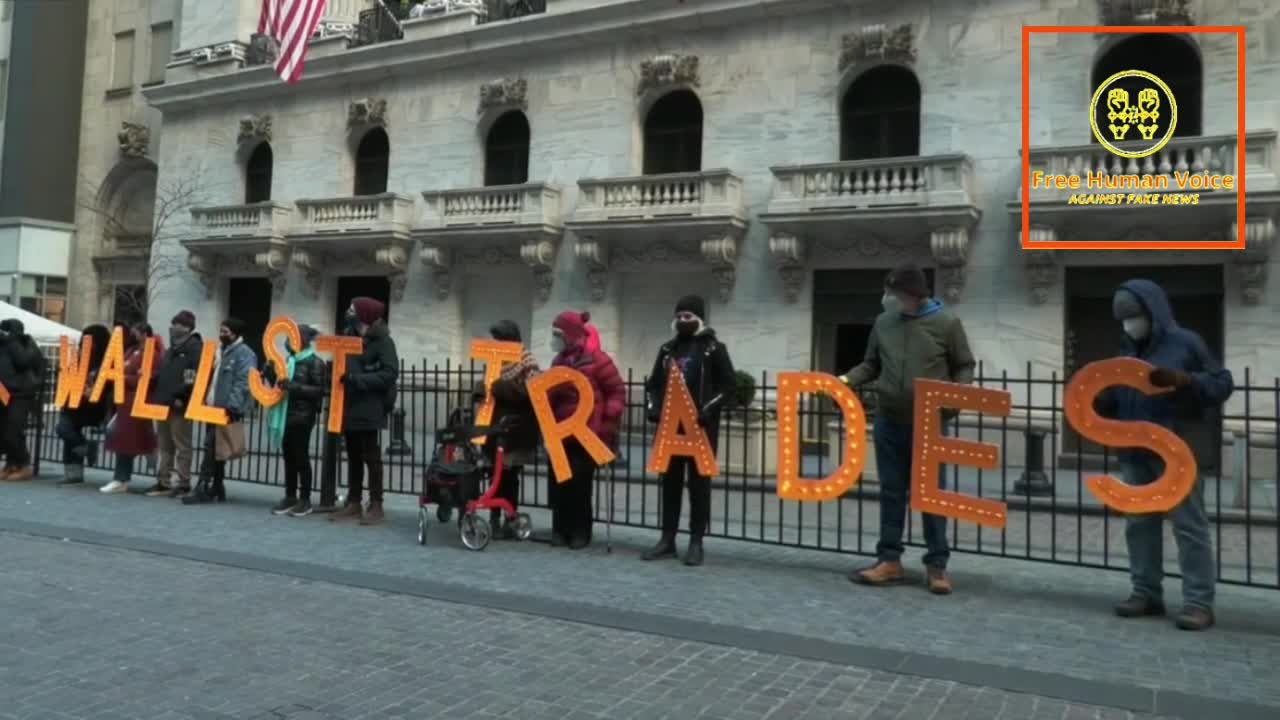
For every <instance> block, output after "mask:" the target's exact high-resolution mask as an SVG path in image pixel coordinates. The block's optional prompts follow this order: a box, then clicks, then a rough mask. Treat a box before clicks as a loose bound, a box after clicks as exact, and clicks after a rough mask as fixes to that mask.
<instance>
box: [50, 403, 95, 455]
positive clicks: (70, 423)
mask: <svg viewBox="0 0 1280 720" xmlns="http://www.w3.org/2000/svg"><path fill="white" fill-rule="evenodd" d="M54 432H55V433H57V435H58V439H59V440H61V441H62V464H63V465H83V464H84V454H83V453H82V452H80V450H83V449H85V448H87V447H88V445H89V439H88V438H86V437H85V436H84V428H82V427H80V426H79V425H77V424H76V422H75V419H74V418H72V416H71V415H69V414H67V413H65V412H64V413H60V414H59V415H58V425H57V427H55V428H54Z"/></svg>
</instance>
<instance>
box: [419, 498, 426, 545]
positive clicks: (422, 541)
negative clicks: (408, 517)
mask: <svg viewBox="0 0 1280 720" xmlns="http://www.w3.org/2000/svg"><path fill="white" fill-rule="evenodd" d="M418 544H419V545H426V544H427V509H426V508H424V507H420V508H418Z"/></svg>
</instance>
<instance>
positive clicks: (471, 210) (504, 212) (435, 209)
mask: <svg viewBox="0 0 1280 720" xmlns="http://www.w3.org/2000/svg"><path fill="white" fill-rule="evenodd" d="M422 197H423V198H424V199H425V200H426V201H427V218H426V219H427V224H428V225H434V226H436V227H439V228H445V229H448V228H468V227H481V226H489V225H499V226H500V225H555V224H559V222H560V191H559V190H558V189H556V188H554V187H551V186H548V185H546V184H545V183H528V184H524V185H499V186H494V187H482V188H465V189H458V190H442V191H437V192H425V193H423V194H422Z"/></svg>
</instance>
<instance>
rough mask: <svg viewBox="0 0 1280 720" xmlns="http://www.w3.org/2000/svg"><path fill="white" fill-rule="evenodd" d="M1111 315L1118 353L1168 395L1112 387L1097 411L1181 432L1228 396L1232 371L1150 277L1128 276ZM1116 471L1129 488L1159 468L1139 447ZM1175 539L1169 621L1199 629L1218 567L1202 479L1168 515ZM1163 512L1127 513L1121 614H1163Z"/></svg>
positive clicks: (1206, 619) (1210, 618)
mask: <svg viewBox="0 0 1280 720" xmlns="http://www.w3.org/2000/svg"><path fill="white" fill-rule="evenodd" d="M1111 307H1112V314H1113V315H1114V316H1115V319H1116V320H1117V321H1119V322H1120V324H1121V326H1122V327H1123V329H1124V352H1123V354H1124V355H1125V356H1128V357H1136V358H1138V359H1140V360H1144V361H1146V362H1148V363H1150V364H1151V365H1153V366H1154V368H1153V369H1152V370H1151V375H1150V380H1151V384H1152V385H1154V386H1156V387H1158V388H1168V389H1170V390H1171V392H1167V393H1162V394H1158V395H1147V394H1145V393H1143V392H1141V391H1138V390H1134V389H1132V388H1127V387H1119V386H1117V387H1113V388H1110V389H1108V390H1107V391H1106V392H1104V393H1102V394H1101V396H1100V397H1099V398H1098V401H1097V402H1096V403H1095V407H1096V408H1097V410H1098V412H1099V413H1100V414H1101V415H1103V416H1104V417H1109V418H1112V419H1115V420H1138V421H1145V422H1151V423H1156V424H1158V425H1162V426H1164V427H1166V428H1168V429H1169V430H1171V431H1173V432H1174V433H1176V434H1178V435H1180V436H1184V437H1185V435H1184V432H1183V431H1184V425H1185V422H1186V421H1187V420H1192V419H1197V418H1200V417H1202V416H1203V415H1204V414H1205V413H1206V412H1217V411H1218V410H1220V408H1221V407H1222V405H1223V404H1224V403H1226V401H1227V400H1228V399H1229V398H1230V397H1231V393H1232V392H1233V391H1234V390H1235V381H1234V379H1233V378H1232V377H1231V371H1229V370H1227V369H1226V368H1224V367H1222V364H1221V363H1220V362H1219V361H1218V360H1217V359H1216V358H1214V357H1213V355H1211V354H1210V353H1209V348H1208V347H1207V346H1206V345H1205V342H1204V339H1203V338H1201V337H1200V336H1199V335H1197V334H1196V333H1195V332H1193V331H1191V330H1188V329H1187V328H1184V327H1182V326H1181V325H1179V324H1178V322H1177V320H1176V319H1175V318H1174V315H1173V309H1172V308H1171V307H1170V305H1169V298H1168V296H1167V295H1166V294H1165V291H1164V289H1162V288H1161V287H1160V286H1159V285H1157V284H1156V283H1154V282H1152V281H1150V280H1129V281H1128V282H1125V283H1124V284H1122V285H1121V286H1120V287H1119V288H1118V289H1117V290H1116V292H1115V295H1114V296H1113V297H1112V303H1111ZM1119 454H1120V457H1119V460H1120V472H1121V474H1122V475H1123V476H1124V481H1125V483H1126V484H1128V485H1149V484H1151V483H1153V482H1155V481H1156V480H1157V479H1158V478H1159V477H1160V475H1162V474H1163V473H1164V462H1163V461H1162V460H1161V459H1160V457H1159V456H1158V455H1156V454H1155V453H1153V452H1151V451H1150V450H1146V449H1145V448H1125V449H1122V450H1120V453H1119ZM1168 517H1169V520H1170V521H1171V522H1172V523H1173V537H1174V540H1175V541H1176V542H1177V544H1178V566H1179V568H1180V569H1181V571H1182V602H1183V608H1182V611H1181V612H1180V613H1178V616H1177V618H1176V623H1177V626H1178V627H1179V628H1181V629H1183V630H1206V629H1208V628H1210V627H1212V626H1213V624H1214V614H1213V601H1214V590H1215V588H1214V585H1215V582H1216V579H1217V569H1216V567H1215V566H1214V555H1213V540H1212V537H1211V535H1210V532H1209V516H1208V513H1206V512H1205V504H1204V484H1203V483H1202V482H1197V483H1196V486H1195V487H1194V488H1192V490H1191V494H1189V495H1187V497H1186V499H1185V500H1183V501H1182V503H1181V504H1179V505H1178V506H1177V507H1175V508H1174V509H1173V510H1172V511H1170V512H1169V513H1168ZM1164 518H1165V516H1164V515H1163V514H1146V515H1131V516H1129V517H1128V519H1127V523H1126V526H1125V542H1126V543H1127V545H1128V548H1129V574H1130V579H1131V580H1132V583H1133V592H1132V594H1131V595H1130V597H1129V599H1128V600H1125V601H1124V602H1122V603H1120V604H1119V605H1117V606H1116V608H1115V611H1116V614H1117V615H1119V616H1121V617H1143V616H1153V615H1164V614H1165V605H1164V597H1163V595H1164V593H1163V588H1162V587H1161V586H1162V584H1163V581H1164Z"/></svg>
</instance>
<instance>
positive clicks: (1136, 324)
mask: <svg viewBox="0 0 1280 720" xmlns="http://www.w3.org/2000/svg"><path fill="white" fill-rule="evenodd" d="M1120 324H1121V325H1123V326H1124V334H1125V335H1128V336H1129V337H1131V338H1133V339H1134V340H1146V339H1147V334H1148V333H1150V332H1151V323H1150V322H1149V321H1148V320H1147V319H1146V318H1144V317H1135V318H1127V319H1125V320H1123V321H1121V323H1120Z"/></svg>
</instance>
